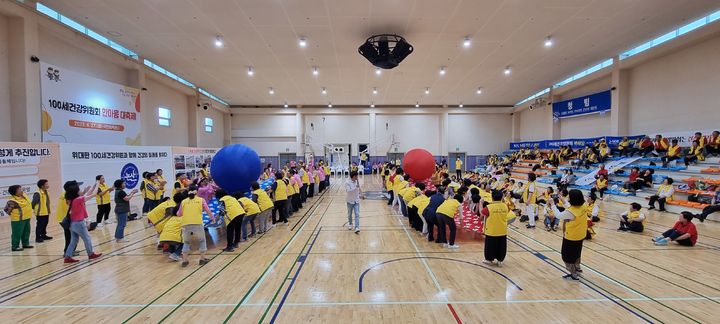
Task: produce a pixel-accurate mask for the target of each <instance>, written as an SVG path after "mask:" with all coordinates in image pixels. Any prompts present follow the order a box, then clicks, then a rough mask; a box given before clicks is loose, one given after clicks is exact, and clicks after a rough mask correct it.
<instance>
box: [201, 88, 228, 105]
mask: <svg viewBox="0 0 720 324" xmlns="http://www.w3.org/2000/svg"><path fill="white" fill-rule="evenodd" d="M198 91H199V92H200V93H202V94H204V95H205V96H207V97H208V98H210V99H213V100H215V101H217V102H219V103H221V104H223V105H225V106H228V103H227V102H225V101H224V100H222V99H220V97H218V96H216V95H214V94H212V93H210V92H207V91H206V90H205V89H203V88H198Z"/></svg>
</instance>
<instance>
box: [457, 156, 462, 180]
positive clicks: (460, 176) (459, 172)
mask: <svg viewBox="0 0 720 324" xmlns="http://www.w3.org/2000/svg"><path fill="white" fill-rule="evenodd" d="M462 172H463V161H462V160H460V158H459V157H458V158H457V159H455V175H456V176H457V179H458V181H460V179H462Z"/></svg>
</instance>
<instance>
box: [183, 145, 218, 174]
mask: <svg viewBox="0 0 720 324" xmlns="http://www.w3.org/2000/svg"><path fill="white" fill-rule="evenodd" d="M219 150H220V149H216V148H196V147H181V146H173V147H172V154H173V162H174V167H175V172H174V174H173V178H174V177H175V174H177V173H185V174H187V176H188V179H194V178H195V177H196V176H197V174H198V173H199V172H200V169H201V168H202V165H203V164H207V165H208V168H210V164H211V162H212V158H213V157H214V156H215V153H217V151H219Z"/></svg>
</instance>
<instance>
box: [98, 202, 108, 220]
mask: <svg viewBox="0 0 720 324" xmlns="http://www.w3.org/2000/svg"><path fill="white" fill-rule="evenodd" d="M97 209H98V211H97V215H96V223H98V224H100V223H102V221H103V219H104V220H108V217H110V203H107V204H102V205H98V206H97Z"/></svg>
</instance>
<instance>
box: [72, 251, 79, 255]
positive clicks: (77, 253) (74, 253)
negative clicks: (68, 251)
mask: <svg viewBox="0 0 720 324" xmlns="http://www.w3.org/2000/svg"><path fill="white" fill-rule="evenodd" d="M78 255H80V252H78V251H73V253H72V256H78Z"/></svg>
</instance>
